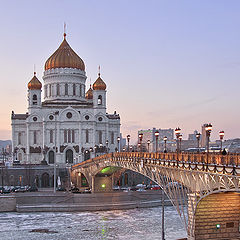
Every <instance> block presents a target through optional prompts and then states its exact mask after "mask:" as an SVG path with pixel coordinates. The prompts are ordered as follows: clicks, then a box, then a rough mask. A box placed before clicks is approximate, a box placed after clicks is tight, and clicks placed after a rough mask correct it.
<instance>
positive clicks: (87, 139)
mask: <svg viewBox="0 0 240 240" xmlns="http://www.w3.org/2000/svg"><path fill="white" fill-rule="evenodd" d="M86 143H89V131H88V129H86Z"/></svg>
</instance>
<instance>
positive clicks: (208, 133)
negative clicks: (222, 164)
mask: <svg viewBox="0 0 240 240" xmlns="http://www.w3.org/2000/svg"><path fill="white" fill-rule="evenodd" d="M205 131H206V137H207V164H208V154H209V141H210V134H211V131H212V124H211V123H208V124H206V126H205Z"/></svg>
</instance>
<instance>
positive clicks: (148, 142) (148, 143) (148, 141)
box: [147, 140, 150, 152]
mask: <svg viewBox="0 0 240 240" xmlns="http://www.w3.org/2000/svg"><path fill="white" fill-rule="evenodd" d="M147 145H148V152H150V149H149V146H150V140H147Z"/></svg>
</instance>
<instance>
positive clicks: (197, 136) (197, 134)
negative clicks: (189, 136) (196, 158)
mask: <svg viewBox="0 0 240 240" xmlns="http://www.w3.org/2000/svg"><path fill="white" fill-rule="evenodd" d="M200 137H201V133H196V139H197V149H198V152H200V151H199V142H200Z"/></svg>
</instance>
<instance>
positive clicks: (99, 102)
mask: <svg viewBox="0 0 240 240" xmlns="http://www.w3.org/2000/svg"><path fill="white" fill-rule="evenodd" d="M98 105H102V96H101V95H99V96H98Z"/></svg>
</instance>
